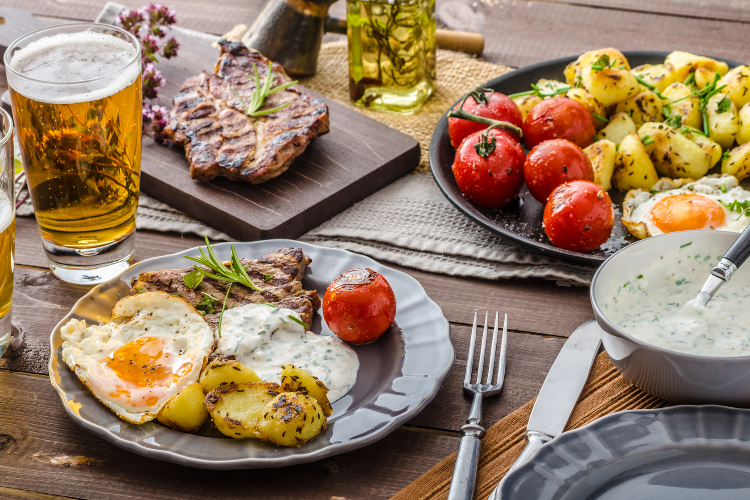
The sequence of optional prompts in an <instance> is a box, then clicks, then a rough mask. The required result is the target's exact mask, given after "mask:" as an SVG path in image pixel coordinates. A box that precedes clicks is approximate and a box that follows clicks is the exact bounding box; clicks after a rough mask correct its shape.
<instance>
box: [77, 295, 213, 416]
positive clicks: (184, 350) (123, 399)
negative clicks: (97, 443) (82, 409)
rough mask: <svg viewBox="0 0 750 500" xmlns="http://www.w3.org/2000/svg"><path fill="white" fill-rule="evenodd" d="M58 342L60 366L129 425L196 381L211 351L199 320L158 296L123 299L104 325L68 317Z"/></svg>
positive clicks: (208, 333)
mask: <svg viewBox="0 0 750 500" xmlns="http://www.w3.org/2000/svg"><path fill="white" fill-rule="evenodd" d="M62 338H63V341H64V342H63V344H62V357H63V360H64V361H65V363H66V364H67V365H68V366H69V367H70V369H71V370H73V371H74V372H75V374H76V375H77V376H78V378H79V379H80V380H81V382H83V383H84V384H85V385H86V387H88V389H89V390H90V391H91V392H92V393H93V394H94V396H96V398H97V399H99V401H101V402H102V403H103V404H104V405H105V406H107V407H108V408H109V409H111V410H112V411H113V412H115V413H116V414H117V416H119V417H120V418H121V419H123V420H126V421H128V422H130V423H133V424H142V423H144V422H148V421H149V420H152V419H153V418H155V417H156V415H157V414H158V413H159V412H160V411H161V409H162V408H163V407H164V405H166V404H167V403H168V402H169V401H170V400H171V399H172V398H173V397H175V396H176V395H177V393H178V392H179V391H180V390H181V389H182V388H184V387H186V386H188V385H190V384H191V383H193V382H195V381H196V380H198V377H199V376H200V373H201V370H202V369H203V365H204V364H205V362H206V360H207V359H208V355H209V354H210V353H211V351H212V350H213V348H214V334H213V331H212V330H211V328H210V327H209V326H208V324H206V321H205V320H204V319H203V316H202V315H201V314H200V313H199V312H198V311H196V310H195V309H194V308H193V306H191V305H190V304H188V303H187V302H185V301H184V300H182V299H180V298H178V297H174V296H172V295H170V294H168V293H164V292H147V293H142V294H139V295H134V296H129V297H125V298H124V299H122V300H120V301H119V302H117V304H115V307H114V309H112V316H111V318H110V320H109V322H107V323H102V324H99V325H87V324H86V322H85V321H79V320H76V319H71V320H70V321H69V322H68V323H67V324H65V325H64V326H63V327H62Z"/></svg>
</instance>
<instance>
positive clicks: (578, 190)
mask: <svg viewBox="0 0 750 500" xmlns="http://www.w3.org/2000/svg"><path fill="white" fill-rule="evenodd" d="M614 224H615V211H614V209H613V208H612V200H611V199H610V198H609V195H608V194H607V192H606V191H605V190H604V188H602V187H601V186H600V185H598V184H594V183H593V182H589V181H572V182H566V183H565V184H563V185H561V186H558V187H557V189H555V190H554V191H552V194H551V195H550V197H549V200H548V201H547V206H545V207H544V223H543V227H544V232H545V233H547V236H548V237H549V239H550V240H552V243H554V244H555V246H557V247H560V248H564V249H565V250H573V251H576V252H590V251H592V250H596V249H597V248H599V247H600V246H602V244H603V243H604V242H605V241H607V239H609V235H610V234H612V227H613V226H614Z"/></svg>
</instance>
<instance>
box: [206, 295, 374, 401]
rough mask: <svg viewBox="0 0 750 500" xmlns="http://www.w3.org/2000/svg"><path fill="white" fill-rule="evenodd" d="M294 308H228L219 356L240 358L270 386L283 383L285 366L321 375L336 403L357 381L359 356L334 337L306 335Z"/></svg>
mask: <svg viewBox="0 0 750 500" xmlns="http://www.w3.org/2000/svg"><path fill="white" fill-rule="evenodd" d="M290 316H291V317H294V318H296V319H297V320H299V315H298V314H297V313H296V312H294V311H292V310H290V309H278V308H276V307H272V306H268V305H264V304H247V305H244V306H239V307H235V308H233V309H227V310H226V311H224V319H223V320H222V325H221V337H220V338H219V345H218V347H217V348H216V351H215V352H216V353H217V354H224V355H232V356H236V358H237V360H238V361H239V362H240V363H242V364H243V365H245V366H247V367H249V368H252V369H253V370H254V371H255V373H257V374H258V376H259V377H260V378H261V379H263V380H264V381H266V382H278V381H279V380H280V379H281V367H282V366H283V365H286V364H293V365H296V366H299V367H301V368H304V369H305V370H307V371H308V372H310V373H311V374H312V375H313V376H315V377H318V378H319V379H320V380H322V381H323V383H324V384H325V385H326V386H327V387H328V390H329V392H328V399H329V400H330V401H331V402H333V401H336V400H337V399H340V398H341V397H343V396H344V394H346V393H347V392H348V391H349V389H351V388H352V386H353V385H354V382H355V381H356V380H357V371H358V370H359V359H358V358H357V354H356V353H355V352H354V351H353V350H352V349H351V348H350V347H349V346H347V345H346V344H344V343H343V342H341V341H340V340H339V339H337V338H335V337H328V336H325V335H316V334H314V333H313V332H308V331H305V330H306V329H305V327H304V326H302V324H301V320H299V321H300V323H297V322H296V321H294V320H293V319H291V318H290Z"/></svg>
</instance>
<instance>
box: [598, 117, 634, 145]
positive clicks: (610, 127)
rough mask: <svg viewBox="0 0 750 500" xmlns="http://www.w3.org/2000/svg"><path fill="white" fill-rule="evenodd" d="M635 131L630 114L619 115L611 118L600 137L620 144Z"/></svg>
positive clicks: (601, 131)
mask: <svg viewBox="0 0 750 500" xmlns="http://www.w3.org/2000/svg"><path fill="white" fill-rule="evenodd" d="M635 131H636V127H635V123H633V120H632V119H631V118H630V115H629V114H628V113H617V114H616V115H614V116H612V117H610V119H609V123H608V124H607V126H606V127H604V128H603V129H601V130H600V131H599V137H600V138H602V139H607V140H610V141H612V142H614V143H615V144H620V142H622V140H623V139H624V138H625V137H627V135H628V134H630V133H631V132H635Z"/></svg>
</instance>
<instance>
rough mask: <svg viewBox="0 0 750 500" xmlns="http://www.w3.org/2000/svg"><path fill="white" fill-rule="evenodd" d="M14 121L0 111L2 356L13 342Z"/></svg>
mask: <svg viewBox="0 0 750 500" xmlns="http://www.w3.org/2000/svg"><path fill="white" fill-rule="evenodd" d="M13 174H14V171H13V121H12V120H11V119H10V115H9V114H8V113H6V112H5V110H4V109H2V108H0V356H2V355H3V353H4V352H5V349H7V348H8V344H9V343H10V306H11V300H12V298H13V252H14V251H15V246H14V245H15V240H16V204H15V203H14V201H13V200H14V198H13V178H14V175H13Z"/></svg>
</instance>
